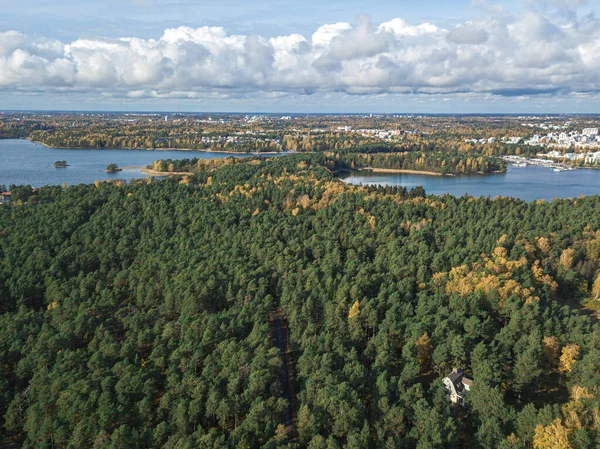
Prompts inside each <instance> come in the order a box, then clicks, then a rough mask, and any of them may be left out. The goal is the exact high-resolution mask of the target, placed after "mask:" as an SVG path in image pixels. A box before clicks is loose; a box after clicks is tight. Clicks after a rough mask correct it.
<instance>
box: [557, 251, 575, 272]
mask: <svg viewBox="0 0 600 449" xmlns="http://www.w3.org/2000/svg"><path fill="white" fill-rule="evenodd" d="M574 262H575V250H574V249H573V248H567V249H565V250H564V251H563V252H562V254H561V255H560V264H561V265H562V266H563V268H564V269H565V270H570V269H571V268H573V263H574Z"/></svg>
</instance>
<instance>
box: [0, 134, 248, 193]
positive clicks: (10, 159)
mask: <svg viewBox="0 0 600 449" xmlns="http://www.w3.org/2000/svg"><path fill="white" fill-rule="evenodd" d="M227 156H239V157H247V156H249V155H240V154H232V153H210V152H202V151H181V150H160V151H156V150H155V151H147V150H108V149H106V150H73V149H61V148H47V147H45V146H44V145H41V144H38V143H34V142H30V141H29V140H24V139H9V140H2V139H0V184H4V185H6V186H7V187H8V186H9V185H10V184H17V185H18V184H31V185H32V186H33V187H42V186H45V185H60V184H62V183H63V182H66V183H67V184H68V185H74V184H89V183H92V182H94V181H95V180H96V179H98V180H100V181H103V180H106V179H125V180H130V179H131V178H144V177H145V176H146V175H143V174H142V173H141V172H140V170H139V169H137V168H129V169H124V170H123V171H120V172H117V173H104V172H103V170H104V169H105V168H106V166H107V165H108V164H111V163H115V164H117V165H118V166H119V167H121V168H123V167H128V166H143V167H146V166H147V165H148V164H150V163H151V162H153V161H155V160H157V159H189V158H195V157H197V158H199V159H214V158H224V157H227ZM56 161H67V164H69V167H66V168H54V167H52V164H54V162H56Z"/></svg>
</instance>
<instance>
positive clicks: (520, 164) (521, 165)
mask: <svg viewBox="0 0 600 449" xmlns="http://www.w3.org/2000/svg"><path fill="white" fill-rule="evenodd" d="M513 166H514V167H517V168H523V167H527V162H519V163H518V164H514V165H513Z"/></svg>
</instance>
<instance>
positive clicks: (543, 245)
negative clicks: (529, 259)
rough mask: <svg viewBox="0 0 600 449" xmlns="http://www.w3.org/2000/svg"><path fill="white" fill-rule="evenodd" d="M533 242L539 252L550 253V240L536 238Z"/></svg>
mask: <svg viewBox="0 0 600 449" xmlns="http://www.w3.org/2000/svg"><path fill="white" fill-rule="evenodd" d="M535 240H536V244H537V247H538V248H539V250H540V251H541V252H543V253H547V252H548V251H550V240H548V239H547V238H546V237H538V238H536V239H535Z"/></svg>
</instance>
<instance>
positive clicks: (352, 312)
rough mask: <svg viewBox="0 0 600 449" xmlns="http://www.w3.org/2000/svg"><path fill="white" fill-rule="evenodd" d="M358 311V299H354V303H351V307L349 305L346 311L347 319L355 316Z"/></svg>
mask: <svg viewBox="0 0 600 449" xmlns="http://www.w3.org/2000/svg"><path fill="white" fill-rule="evenodd" d="M359 313H360V305H359V303H358V300H356V301H354V304H352V307H350V311H349V312H348V319H349V320H351V319H352V318H354V317H357V316H358V314H359Z"/></svg>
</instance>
